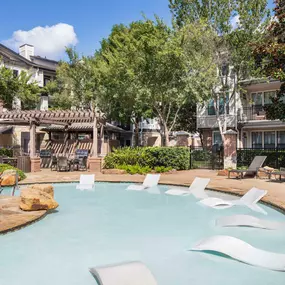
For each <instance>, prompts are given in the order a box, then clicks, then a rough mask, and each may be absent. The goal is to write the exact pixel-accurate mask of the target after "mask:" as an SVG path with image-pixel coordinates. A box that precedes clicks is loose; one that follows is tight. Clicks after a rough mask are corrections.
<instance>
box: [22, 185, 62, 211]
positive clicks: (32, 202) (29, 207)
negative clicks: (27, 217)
mask: <svg viewBox="0 0 285 285" xmlns="http://www.w3.org/2000/svg"><path fill="white" fill-rule="evenodd" d="M20 198H21V201H20V208H21V209H22V210H23V211H38V210H51V209H56V208H57V207H58V203H57V202H56V201H55V200H54V199H53V197H52V196H51V195H50V194H48V193H46V192H43V191H41V190H38V189H31V188H26V189H23V190H22V191H21V195H20Z"/></svg>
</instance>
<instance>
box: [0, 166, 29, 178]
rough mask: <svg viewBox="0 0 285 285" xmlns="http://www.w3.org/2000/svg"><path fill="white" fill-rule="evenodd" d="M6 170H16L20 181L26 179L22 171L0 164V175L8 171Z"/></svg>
mask: <svg viewBox="0 0 285 285" xmlns="http://www.w3.org/2000/svg"><path fill="white" fill-rule="evenodd" d="M8 169H13V170H17V172H18V174H19V176H20V178H21V180H23V179H25V178H26V175H25V173H24V172H23V171H22V170H20V169H18V168H15V167H13V166H11V165H9V164H0V174H2V172H4V171H5V170H8Z"/></svg>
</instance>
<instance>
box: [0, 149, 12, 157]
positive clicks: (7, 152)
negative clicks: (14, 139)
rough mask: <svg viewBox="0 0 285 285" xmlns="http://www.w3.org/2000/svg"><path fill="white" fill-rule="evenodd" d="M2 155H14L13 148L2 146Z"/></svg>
mask: <svg viewBox="0 0 285 285" xmlns="http://www.w3.org/2000/svg"><path fill="white" fill-rule="evenodd" d="M0 156H8V157H12V156H13V150H12V149H8V148H5V147H3V148H0Z"/></svg>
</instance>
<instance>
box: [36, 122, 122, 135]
mask: <svg viewBox="0 0 285 285" xmlns="http://www.w3.org/2000/svg"><path fill="white" fill-rule="evenodd" d="M105 127H106V129H107V130H109V131H113V132H118V133H127V131H125V130H123V129H121V128H119V127H116V126H114V125H112V124H109V123H106V125H105ZM42 130H43V131H54V132H56V131H66V130H67V131H81V132H91V131H93V123H72V124H71V125H70V126H68V127H67V128H65V127H64V126H60V125H53V124H52V125H50V126H48V127H44V128H42Z"/></svg>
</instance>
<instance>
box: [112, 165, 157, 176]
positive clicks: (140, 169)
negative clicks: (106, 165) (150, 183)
mask: <svg viewBox="0 0 285 285" xmlns="http://www.w3.org/2000/svg"><path fill="white" fill-rule="evenodd" d="M116 168H117V169H122V170H125V171H127V173H129V174H147V173H149V172H151V168H150V167H148V166H139V165H137V164H136V165H118V166H117V167H116Z"/></svg>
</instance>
